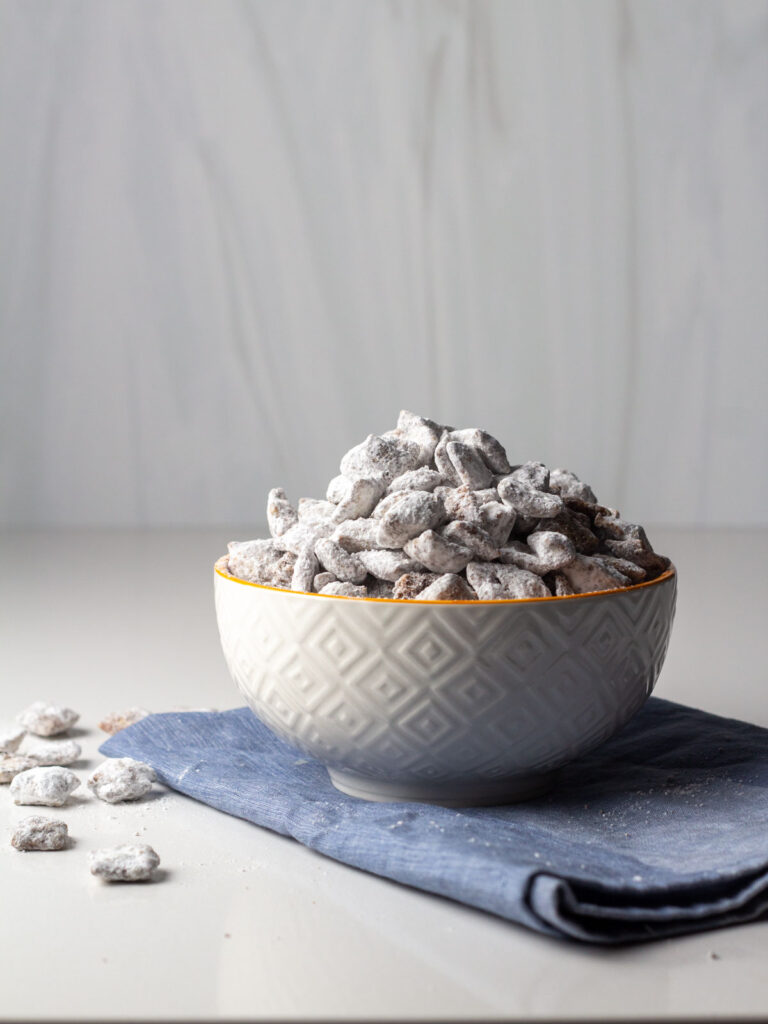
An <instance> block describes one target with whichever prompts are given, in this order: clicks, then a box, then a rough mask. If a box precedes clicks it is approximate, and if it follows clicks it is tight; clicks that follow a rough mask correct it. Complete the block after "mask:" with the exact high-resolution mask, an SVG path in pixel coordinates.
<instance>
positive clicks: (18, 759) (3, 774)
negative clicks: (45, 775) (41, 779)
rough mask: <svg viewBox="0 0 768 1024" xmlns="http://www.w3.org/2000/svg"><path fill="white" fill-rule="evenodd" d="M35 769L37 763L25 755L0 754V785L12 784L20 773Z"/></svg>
mask: <svg viewBox="0 0 768 1024" xmlns="http://www.w3.org/2000/svg"><path fill="white" fill-rule="evenodd" d="M36 767H37V761H34V760H33V759H32V758H31V757H27V756H26V754H0V785H5V784H6V783H8V782H12V781H13V779H15V778H16V776H17V775H19V774H21V772H26V771H29V769H30V768H36Z"/></svg>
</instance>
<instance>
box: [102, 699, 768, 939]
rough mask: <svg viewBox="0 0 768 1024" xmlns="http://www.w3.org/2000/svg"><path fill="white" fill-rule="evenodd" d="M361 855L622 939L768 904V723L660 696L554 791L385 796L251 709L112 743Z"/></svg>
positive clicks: (200, 792) (392, 873)
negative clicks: (347, 780)
mask: <svg viewBox="0 0 768 1024" xmlns="http://www.w3.org/2000/svg"><path fill="white" fill-rule="evenodd" d="M101 751H102V753H104V754H106V755H108V756H110V757H122V756H130V757H134V758H137V759H139V760H142V761H146V762H148V763H149V764H151V765H152V766H153V767H154V768H155V770H156V771H157V774H158V776H159V778H160V779H161V780H162V781H163V782H164V783H165V784H166V785H168V786H171V787H173V788H174V789H177V790H179V791H180V792H182V793H186V794H187V795H188V796H191V797H194V798H195V799H197V800H202V801H203V802H204V803H207V804H210V805H211V806H212V807H217V808H219V809H220V810H222V811H226V812H227V813H228V814H234V815H237V816H238V817H240V818H245V819H247V820H248V821H252V822H254V823H255V824H257V825H263V826H265V827H266V828H270V829H273V830H274V831H275V832H279V833H281V834H282V835H287V836H292V837H293V838H294V839H297V840H298V841H299V842H300V843H303V844H304V845H305V846H308V847H309V848H310V849H313V850H317V851H319V852H320V853H323V854H325V855H326V856H329V857H333V858H334V859H335V860H338V861H341V862H342V863H344V864H351V865H354V866H355V867H358V868H363V869H364V870H366V871H371V872H373V873H374V874H377V875H382V876H383V877H385V878H391V879H394V880H395V881H397V882H404V883H406V884H407V885H411V886H415V887H416V888H419V889H424V890H426V891H427V892H433V893H438V894H440V895H441V896H447V897H450V898H452V899H455V900H459V901H460V902H462V903H467V904H469V905H470V906H473V907H479V908H481V909H483V910H487V911H490V912H492V913H494V914H498V915H500V916H502V917H505V918H508V919H509V920H511V921H516V922H518V923H520V924H523V925H526V926H527V927H529V928H533V929H534V930H536V931H538V932H542V933H544V934H546V935H552V936H560V937H569V938H571V939H576V940H581V941H584V942H599V943H621V942H634V941H641V940H647V939H658V938H665V937H667V936H670V935H679V934H682V933H684V932H693V931H700V930H704V929H707V928H716V927H722V926H724V925H728V924H737V923H740V922H745V921H750V920H754V919H756V918H758V917H759V916H760V915H762V914H764V913H766V912H767V911H768V730H766V729H761V728H759V727H757V726H754V725H749V724H747V723H745V722H738V721H735V720H733V719H728V718H719V717H717V716H715V715H711V714H707V713H706V712H703V711H698V710H696V709H694V708H689V707H684V706H683V705H679V704H673V703H671V702H669V701H665V700H659V699H657V698H651V699H650V700H649V701H648V702H647V704H646V705H645V707H644V708H643V710H642V711H641V712H640V713H639V714H638V715H636V716H635V718H633V719H632V721H631V722H630V723H629V724H628V725H627V726H625V728H624V729H623V730H622V731H621V732H620V733H619V734H618V735H617V736H615V737H614V738H613V739H611V740H609V741H608V742H607V743H605V744H604V745H603V746H602V747H600V748H599V749H598V750H595V751H593V752H592V753H591V754H588V755H586V756H584V757H582V758H580V759H579V760H578V761H576V762H574V763H573V764H571V765H569V766H567V767H566V768H565V769H563V770H562V773H561V778H560V782H559V784H558V786H557V787H556V789H555V790H554V791H553V792H552V793H550V794H549V795H548V796H546V797H541V798H539V799H537V800H533V801H530V802H527V803H519V804H510V805H507V806H503V807H479V808H464V809H460V810H457V809H455V808H451V809H447V808H443V807H438V806H434V805H431V804H406V803H399V804H381V803H368V802H365V801H362V800H356V799H355V798H353V797H349V796H345V795H344V794H343V793H340V792H338V791H337V790H336V789H334V787H333V786H332V785H331V783H330V780H329V778H328V775H327V773H326V771H325V768H323V766H322V765H320V764H319V763H318V762H316V761H312V760H309V759H307V758H305V757H302V756H301V754H299V753H297V751H295V750H294V749H293V748H292V747H289V746H288V745H287V744H285V743H283V742H282V741H281V740H279V739H278V738H277V737H276V736H274V735H273V734H272V733H271V732H270V731H269V729H267V728H266V726H264V725H262V724H261V723H260V722H259V721H258V720H257V719H256V717H255V716H254V715H253V714H252V713H251V711H250V710H249V709H248V708H238V709H236V710H233V711H224V712H221V713H214V712H210V713H209V712H186V713H173V714H162V715H152V716H150V717H149V718H145V719H143V720H142V721H141V722H138V723H137V724H136V725H133V726H131V727H129V728H128V729H124V730H123V731H122V732H119V733H117V734H116V735H115V736H113V737H111V738H110V739H109V740H107V741H106V742H105V743H104V744H103V745H102V746H101Z"/></svg>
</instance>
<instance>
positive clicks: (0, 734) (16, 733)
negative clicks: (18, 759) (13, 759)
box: [0, 724, 27, 754]
mask: <svg viewBox="0 0 768 1024" xmlns="http://www.w3.org/2000/svg"><path fill="white" fill-rule="evenodd" d="M26 735H27V730H26V729H22V727H21V726H20V725H10V724H8V725H0V754H13V753H15V752H16V751H17V750H18V749H19V746H20V745H21V741H22V740H23V739H24V737H25V736H26Z"/></svg>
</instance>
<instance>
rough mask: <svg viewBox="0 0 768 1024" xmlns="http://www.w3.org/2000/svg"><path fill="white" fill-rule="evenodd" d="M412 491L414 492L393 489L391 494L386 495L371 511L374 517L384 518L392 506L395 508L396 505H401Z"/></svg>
mask: <svg viewBox="0 0 768 1024" xmlns="http://www.w3.org/2000/svg"><path fill="white" fill-rule="evenodd" d="M410 493H412V492H410V491H393V492H392V493H391V494H387V495H385V497H383V498H382V499H381V501H380V502H379V503H378V505H377V506H376V508H375V509H374V510H373V512H372V513H371V515H372V517H373V518H374V519H383V518H384V516H385V515H386V514H387V512H389V510H390V509H391V508H394V507H395V505H399V504H400V502H401V501H405V497H406V495H407V494H410Z"/></svg>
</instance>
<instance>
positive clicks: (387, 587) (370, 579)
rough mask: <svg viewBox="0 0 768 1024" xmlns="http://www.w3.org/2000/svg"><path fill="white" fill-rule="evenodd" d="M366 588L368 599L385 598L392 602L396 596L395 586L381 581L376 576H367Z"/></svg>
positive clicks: (386, 581) (387, 581)
mask: <svg viewBox="0 0 768 1024" xmlns="http://www.w3.org/2000/svg"><path fill="white" fill-rule="evenodd" d="M364 586H365V589H366V591H367V594H368V597H375V598H378V599H382V598H383V599H386V600H390V601H391V600H392V598H393V597H394V596H395V587H394V584H393V583H390V582H389V580H380V579H377V578H376V577H375V576H366V578H365V584H364Z"/></svg>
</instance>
